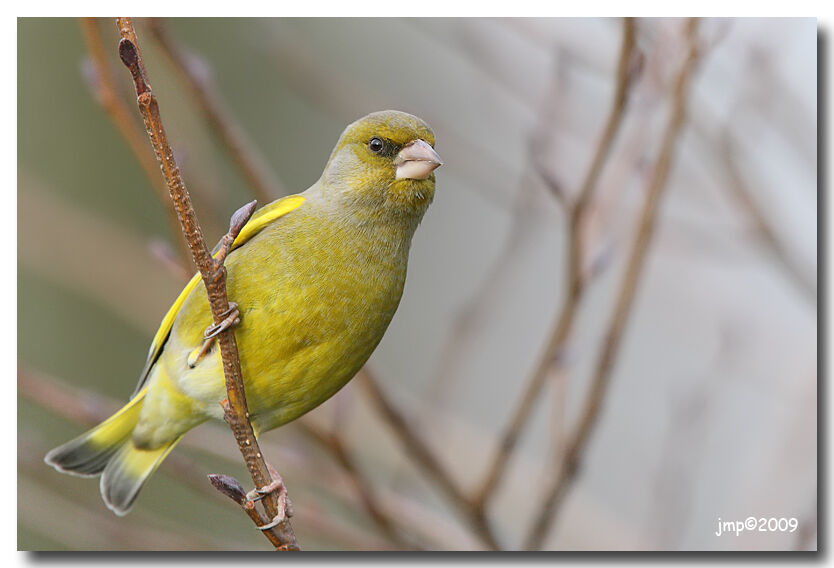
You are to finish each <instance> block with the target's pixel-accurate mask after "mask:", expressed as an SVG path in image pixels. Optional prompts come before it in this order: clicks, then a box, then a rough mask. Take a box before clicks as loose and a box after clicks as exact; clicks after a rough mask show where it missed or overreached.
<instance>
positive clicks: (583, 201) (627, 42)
mask: <svg viewBox="0 0 834 568" xmlns="http://www.w3.org/2000/svg"><path fill="white" fill-rule="evenodd" d="M635 53H636V51H635V49H634V21H633V20H632V19H631V18H626V19H624V20H623V39H622V45H621V47H620V57H619V63H618V65H617V77H616V87H615V89H614V98H613V101H612V104H611V110H610V111H609V113H608V119H607V120H606V123H605V127H604V128H603V131H602V134H601V136H600V139H599V143H598V144H597V147H596V151H595V152H594V155H593V159H592V160H591V164H590V166H589V167H588V171H587V172H586V174H585V178H584V180H583V182H582V186H581V188H580V190H579V193H578V194H577V197H576V199H575V200H574V201H573V202H572V203H570V205H569V211H568V217H569V218H568V223H569V225H568V247H569V249H568V270H567V273H566V276H565V279H566V291H565V294H564V296H563V297H562V307H561V309H560V311H559V315H558V319H557V320H556V325H555V327H554V330H553V333H552V334H551V336H550V339H549V340H548V342H547V346H546V347H545V350H544V354H543V356H542V358H541V359H540V360H539V363H538V365H537V366H536V369H535V371H534V372H533V375H532V378H531V379H530V381H529V383H528V384H527V387H526V388H525V390H524V393H523V395H522V397H521V402H520V403H519V404H518V406H517V407H516V409H515V412H514V413H513V416H512V419H511V420H510V423H509V424H508V425H507V428H506V429H505V431H504V433H503V435H502V436H501V441H500V442H499V445H498V449H497V451H496V453H495V456H494V457H493V459H492V461H491V462H490V466H489V467H488V469H487V473H486V475H485V477H484V480H483V482H482V483H481V485H480V487H479V488H478V490H477V491H476V492H475V495H474V497H473V499H472V500H473V501H474V502H475V503H476V505H477V506H478V507H480V508H484V507H486V505H487V503H488V500H489V499H490V497H491V496H492V495H493V494H494V493H495V489H496V487H497V486H498V484H499V483H500V481H501V479H502V477H503V475H504V473H505V472H506V470H507V466H508V465H509V461H510V456H511V454H512V452H513V449H514V448H515V446H516V443H517V442H518V438H519V436H520V435H521V432H522V430H523V428H524V425H525V424H526V423H527V421H528V419H529V418H530V415H531V413H532V411H533V407H534V405H535V402H536V401H537V400H538V398H539V394H540V393H541V390H542V388H544V385H545V384H546V382H547V378H548V376H549V374H550V370H551V369H552V367H553V365H554V363H556V362H558V361H559V359H560V358H561V357H562V355H563V351H564V349H565V345H566V342H567V340H568V337H569V336H570V332H571V329H572V328H573V323H574V319H575V315H576V312H577V308H578V306H579V302H580V300H581V298H582V293H583V291H584V288H585V284H586V279H585V274H584V270H583V268H584V264H585V260H584V250H583V246H582V239H581V234H580V233H581V231H582V226H583V222H584V220H585V212H586V209H587V207H588V204H589V203H590V201H591V198H592V196H593V192H594V188H595V187H596V185H597V181H598V180H599V177H600V175H601V173H602V170H603V166H604V165H605V162H606V158H607V157H608V155H609V153H610V150H611V147H612V145H613V143H614V139H615V138H616V135H617V132H618V131H619V127H620V124H621V122H622V118H623V115H624V112H625V108H626V103H627V101H628V90H629V87H630V85H631V84H632V83H633V79H634V72H633V70H634V67H635V66H634V58H635V56H634V54H635ZM542 177H543V178H544V179H545V180H548V179H549V177H548V176H544V175H543V176H542ZM554 193H556V194H559V193H560V192H554Z"/></svg>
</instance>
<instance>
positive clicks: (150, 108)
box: [116, 18, 298, 550]
mask: <svg viewBox="0 0 834 568" xmlns="http://www.w3.org/2000/svg"><path fill="white" fill-rule="evenodd" d="M116 22H117V25H118V28H119V32H120V35H121V38H122V39H121V41H120V42H119V56H120V57H121V59H122V62H123V63H124V64H125V66H126V67H127V68H128V69H129V70H130V73H131V75H132V77H133V82H134V87H135V89H136V96H137V103H138V105H139V111H140V112H141V114H142V118H143V120H144V122H145V129H146V130H147V132H148V136H149V137H150V140H151V145H152V146H153V149H154V153H155V154H156V158H157V161H158V162H159V165H160V168H161V169H162V174H163V177H164V178H165V181H166V184H167V186H168V191H169V193H170V195H171V199H172V200H173V202H174V206H175V208H176V210H177V215H178V216H179V219H180V223H181V225H182V231H183V234H184V235H185V237H186V240H187V241H188V246H189V248H190V249H191V254H192V256H193V258H194V262H195V264H196V265H197V267H198V268H199V270H200V274H201V275H202V278H203V283H204V284H205V286H206V293H207V295H208V301H209V305H210V306H211V312H212V316H213V320H214V322H215V325H217V324H219V323H220V322H221V321H222V320H223V319H224V318H225V317H226V316H227V315H228V312H229V299H228V297H227V295H226V268H225V266H224V265H223V259H224V258H225V254H224V253H223V251H228V250H229V248H230V247H231V244H232V242H233V241H234V238H235V236H236V235H237V233H239V232H240V230H241V229H242V228H243V225H244V224H245V223H246V221H247V220H248V218H249V216H251V214H252V212H253V211H254V202H253V203H251V204H249V206H247V207H244V208H241V209H240V210H238V212H236V213H235V215H234V216H233V217H232V222H231V224H230V228H229V233H228V234H227V235H226V236H224V237H223V244H222V245H221V252H220V253H219V254H218V259H217V260H215V259H214V258H212V255H211V253H210V252H209V249H208V247H207V246H206V242H205V239H204V238H203V233H202V230H201V229H200V225H199V223H198V221H197V215H196V213H195V212H194V208H193V207H192V205H191V198H190V197H189V195H188V191H187V189H186V187H185V183H184V181H183V179H182V176H181V175H180V172H179V168H178V167H177V164H176V161H175V160H174V155H173V152H172V151H171V147H170V145H169V144H168V140H167V137H166V134H165V129H164V128H163V125H162V120H161V118H160V115H159V105H158V103H157V100H156V97H155V96H154V94H153V91H152V90H151V86H150V84H149V83H148V78H147V74H146V73H145V69H144V64H143V62H142V57H141V55H140V52H139V47H138V44H137V42H136V34H135V32H134V30H133V23H132V21H131V18H117V20H116ZM217 340H218V343H219V345H220V353H221V356H222V359H223V373H224V376H225V377H226V392H227V396H228V399H227V400H226V401H224V416H225V419H226V421H227V422H228V423H229V426H230V428H231V429H232V432H233V433H234V436H235V440H236V441H237V443H238V449H239V450H240V452H241V454H242V455H243V459H244V461H245V462H246V467H247V469H248V470H249V473H250V475H251V476H252V480H253V481H254V482H255V485H256V487H259V488H260V487H266V486H268V485H270V484H271V483H272V482H273V477H272V475H271V474H270V471H269V469H268V466H267V464H266V462H265V461H264V459H263V456H262V454H261V451H260V448H259V447H258V442H257V440H256V439H255V434H254V431H253V429H252V425H251V424H250V422H249V412H248V410H247V406H246V395H245V393H244V387H243V378H242V376H241V371H240V359H239V356H238V350H237V342H236V340H235V335H234V331H233V330H232V328H228V329H225V330H223V331H221V332H220V334H219V335H218V338H217ZM263 504H264V509H265V510H266V513H267V515H268V516H269V518H272V519H275V518H279V517H280V516H283V517H284V518H283V520H282V522H280V523H279V524H278V525H277V526H275V527H274V528H272V529H268V530H265V531H263V532H264V534H265V535H266V536H267V538H269V540H270V542H272V543H273V544H274V545H275V546H276V549H278V550H297V549H298V543H297V542H296V540H295V535H294V533H293V530H292V525H291V524H290V522H289V514H286V515H284V511H283V510H282V508H281V503H280V502H279V496H278V495H276V493H275V492H271V493H268V494H267V495H265V497H264V499H263ZM287 513H289V512H287Z"/></svg>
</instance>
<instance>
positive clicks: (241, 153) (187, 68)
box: [150, 18, 285, 203]
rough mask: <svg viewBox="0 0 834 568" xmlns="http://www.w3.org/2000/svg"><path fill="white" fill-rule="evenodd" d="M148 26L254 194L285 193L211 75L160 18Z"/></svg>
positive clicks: (267, 198)
mask: <svg viewBox="0 0 834 568" xmlns="http://www.w3.org/2000/svg"><path fill="white" fill-rule="evenodd" d="M150 30H151V33H153V36H154V38H156V40H157V42H159V45H160V47H162V51H163V53H164V54H165V55H166V56H167V57H168V59H169V60H170V61H171V63H172V64H173V65H174V68H175V69H176V70H177V72H178V73H179V75H180V77H181V78H182V80H183V81H184V82H185V84H186V86H187V87H188V90H189V91H190V92H191V95H192V96H193V97H194V100H195V101H196V102H197V105H198V106H199V107H200V109H201V110H202V111H203V114H204V115H205V117H206V120H207V121H208V123H209V124H210V125H211V127H212V129H213V130H214V132H215V134H216V135H217V137H218V138H219V139H220V141H221V142H222V143H223V145H224V146H225V147H226V149H227V150H228V152H229V154H230V155H231V157H232V159H233V160H234V162H235V164H237V167H238V169H239V170H240V172H241V173H242V174H243V177H244V178H246V181H247V183H248V184H249V186H250V187H251V188H252V193H253V194H254V196H255V198H256V199H257V200H258V201H260V202H261V203H269V202H270V201H272V200H273V199H275V198H276V197H278V196H279V195H282V194H284V193H285V192H284V191H283V190H282V188H281V186H280V184H279V183H278V182H277V181H276V180H275V175H274V174H273V172H272V170H271V169H270V168H269V166H268V165H267V163H266V160H264V159H263V157H262V156H261V155H260V153H259V152H258V151H257V149H256V148H255V146H254V145H253V144H252V143H251V142H250V141H249V140H248V138H247V137H246V134H245V132H244V131H243V129H242V128H241V127H240V125H239V124H238V123H237V122H236V121H235V120H234V118H233V117H232V116H231V114H230V113H228V112H227V111H226V109H225V106H224V104H223V103H222V102H221V101H220V98H219V95H218V91H217V87H216V86H214V85H212V84H211V77H210V75H208V73H203V74H201V73H200V72H199V71H198V70H197V69H195V65H194V62H193V61H189V59H190V58H191V59H193V56H190V55H189V54H188V53H186V52H185V50H184V49H183V48H182V47H181V46H180V45H178V43H177V42H176V40H174V39H173V38H172V37H171V35H170V34H169V33H168V31H167V30H166V29H165V26H164V25H163V23H162V22H161V21H160V19H159V18H152V19H151V20H150Z"/></svg>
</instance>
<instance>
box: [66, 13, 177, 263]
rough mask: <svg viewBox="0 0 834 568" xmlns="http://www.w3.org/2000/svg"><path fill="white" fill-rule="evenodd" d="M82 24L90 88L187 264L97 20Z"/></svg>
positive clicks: (172, 212) (156, 173)
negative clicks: (149, 187) (152, 194)
mask: <svg viewBox="0 0 834 568" xmlns="http://www.w3.org/2000/svg"><path fill="white" fill-rule="evenodd" d="M80 22H81V31H82V32H83V34H84V42H85V44H86V45H87V51H88V52H89V54H90V62H91V64H92V72H93V77H92V85H91V88H92V89H93V93H94V95H95V97H96V100H97V101H98V102H99V104H100V105H101V106H102V108H104V110H105V111H106V112H107V116H109V117H110V120H111V121H112V122H113V124H114V125H115V126H116V128H117V129H118V131H119V133H120V134H121V135H122V138H124V141H125V143H126V144H127V146H128V148H130V151H131V152H132V153H133V156H134V157H135V158H136V161H137V162H139V165H140V166H141V167H142V170H143V171H144V172H145V175H146V176H147V178H148V181H150V182H151V185H152V186H153V188H154V190H155V191H156V195H157V197H158V198H159V202H160V203H161V204H162V208H163V210H164V211H165V216H166V218H167V220H168V228H169V229H170V231H171V239H173V240H174V242H175V243H176V247H177V253H178V254H179V256H180V262H181V263H183V264H186V265H188V264H189V263H190V260H191V254H190V253H189V251H188V245H187V243H186V242H185V239H184V238H183V236H182V231H180V223H179V221H178V220H177V213H176V211H175V210H174V208H173V206H172V205H171V203H170V201H169V200H168V187H167V186H166V185H165V180H164V179H162V178H161V177H160V176H159V166H158V165H157V163H156V160H154V157H153V154H152V153H151V152H148V146H147V143H146V142H145V139H144V135H143V134H142V129H141V128H140V127H139V125H138V124H137V123H136V120H135V118H134V115H133V114H132V113H131V112H130V109H129V108H128V106H127V104H125V102H124V101H123V100H122V99H121V97H120V96H119V93H118V90H117V89H116V78H115V76H114V74H113V70H112V69H111V67H110V63H109V60H108V58H107V51H106V49H105V47H104V42H103V41H102V37H101V30H100V29H99V24H98V20H97V19H96V18H81V19H80Z"/></svg>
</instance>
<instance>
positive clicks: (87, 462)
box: [44, 390, 147, 476]
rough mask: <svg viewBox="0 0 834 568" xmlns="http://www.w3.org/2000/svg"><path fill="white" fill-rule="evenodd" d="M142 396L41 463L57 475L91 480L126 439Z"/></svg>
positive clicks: (140, 404) (139, 395)
mask: <svg viewBox="0 0 834 568" xmlns="http://www.w3.org/2000/svg"><path fill="white" fill-rule="evenodd" d="M146 392H147V391H146V390H142V391H140V392H139V393H137V395H136V396H135V397H133V399H131V401H130V402H128V403H127V404H126V405H125V406H124V407H122V409H121V410H119V411H118V412H117V413H116V414H114V415H113V416H111V417H110V418H108V419H107V420H105V421H104V422H102V423H101V424H99V425H98V426H96V427H95V428H93V429H92V430H89V431H87V432H85V433H84V434H81V435H80V436H78V437H77V438H75V439H73V440H70V441H69V442H67V443H66V444H64V445H62V446H58V447H57V448H55V449H54V450H52V451H51V452H49V453H48V454H46V457H45V458H44V461H45V462H46V463H48V464H49V465H51V466H52V467H54V468H55V469H57V470H58V471H62V472H64V473H72V474H75V475H83V476H92V475H98V474H99V473H101V472H102V471H104V468H105V466H106V465H107V462H108V461H110V459H111V458H112V457H113V454H115V453H116V451H117V450H118V449H119V448H120V447H121V446H122V445H123V444H124V443H125V442H126V441H127V440H128V439H129V438H130V433H131V432H133V428H134V426H136V423H137V422H138V420H139V412H140V411H141V410H142V403H143V401H144V400H145V393H146Z"/></svg>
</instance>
